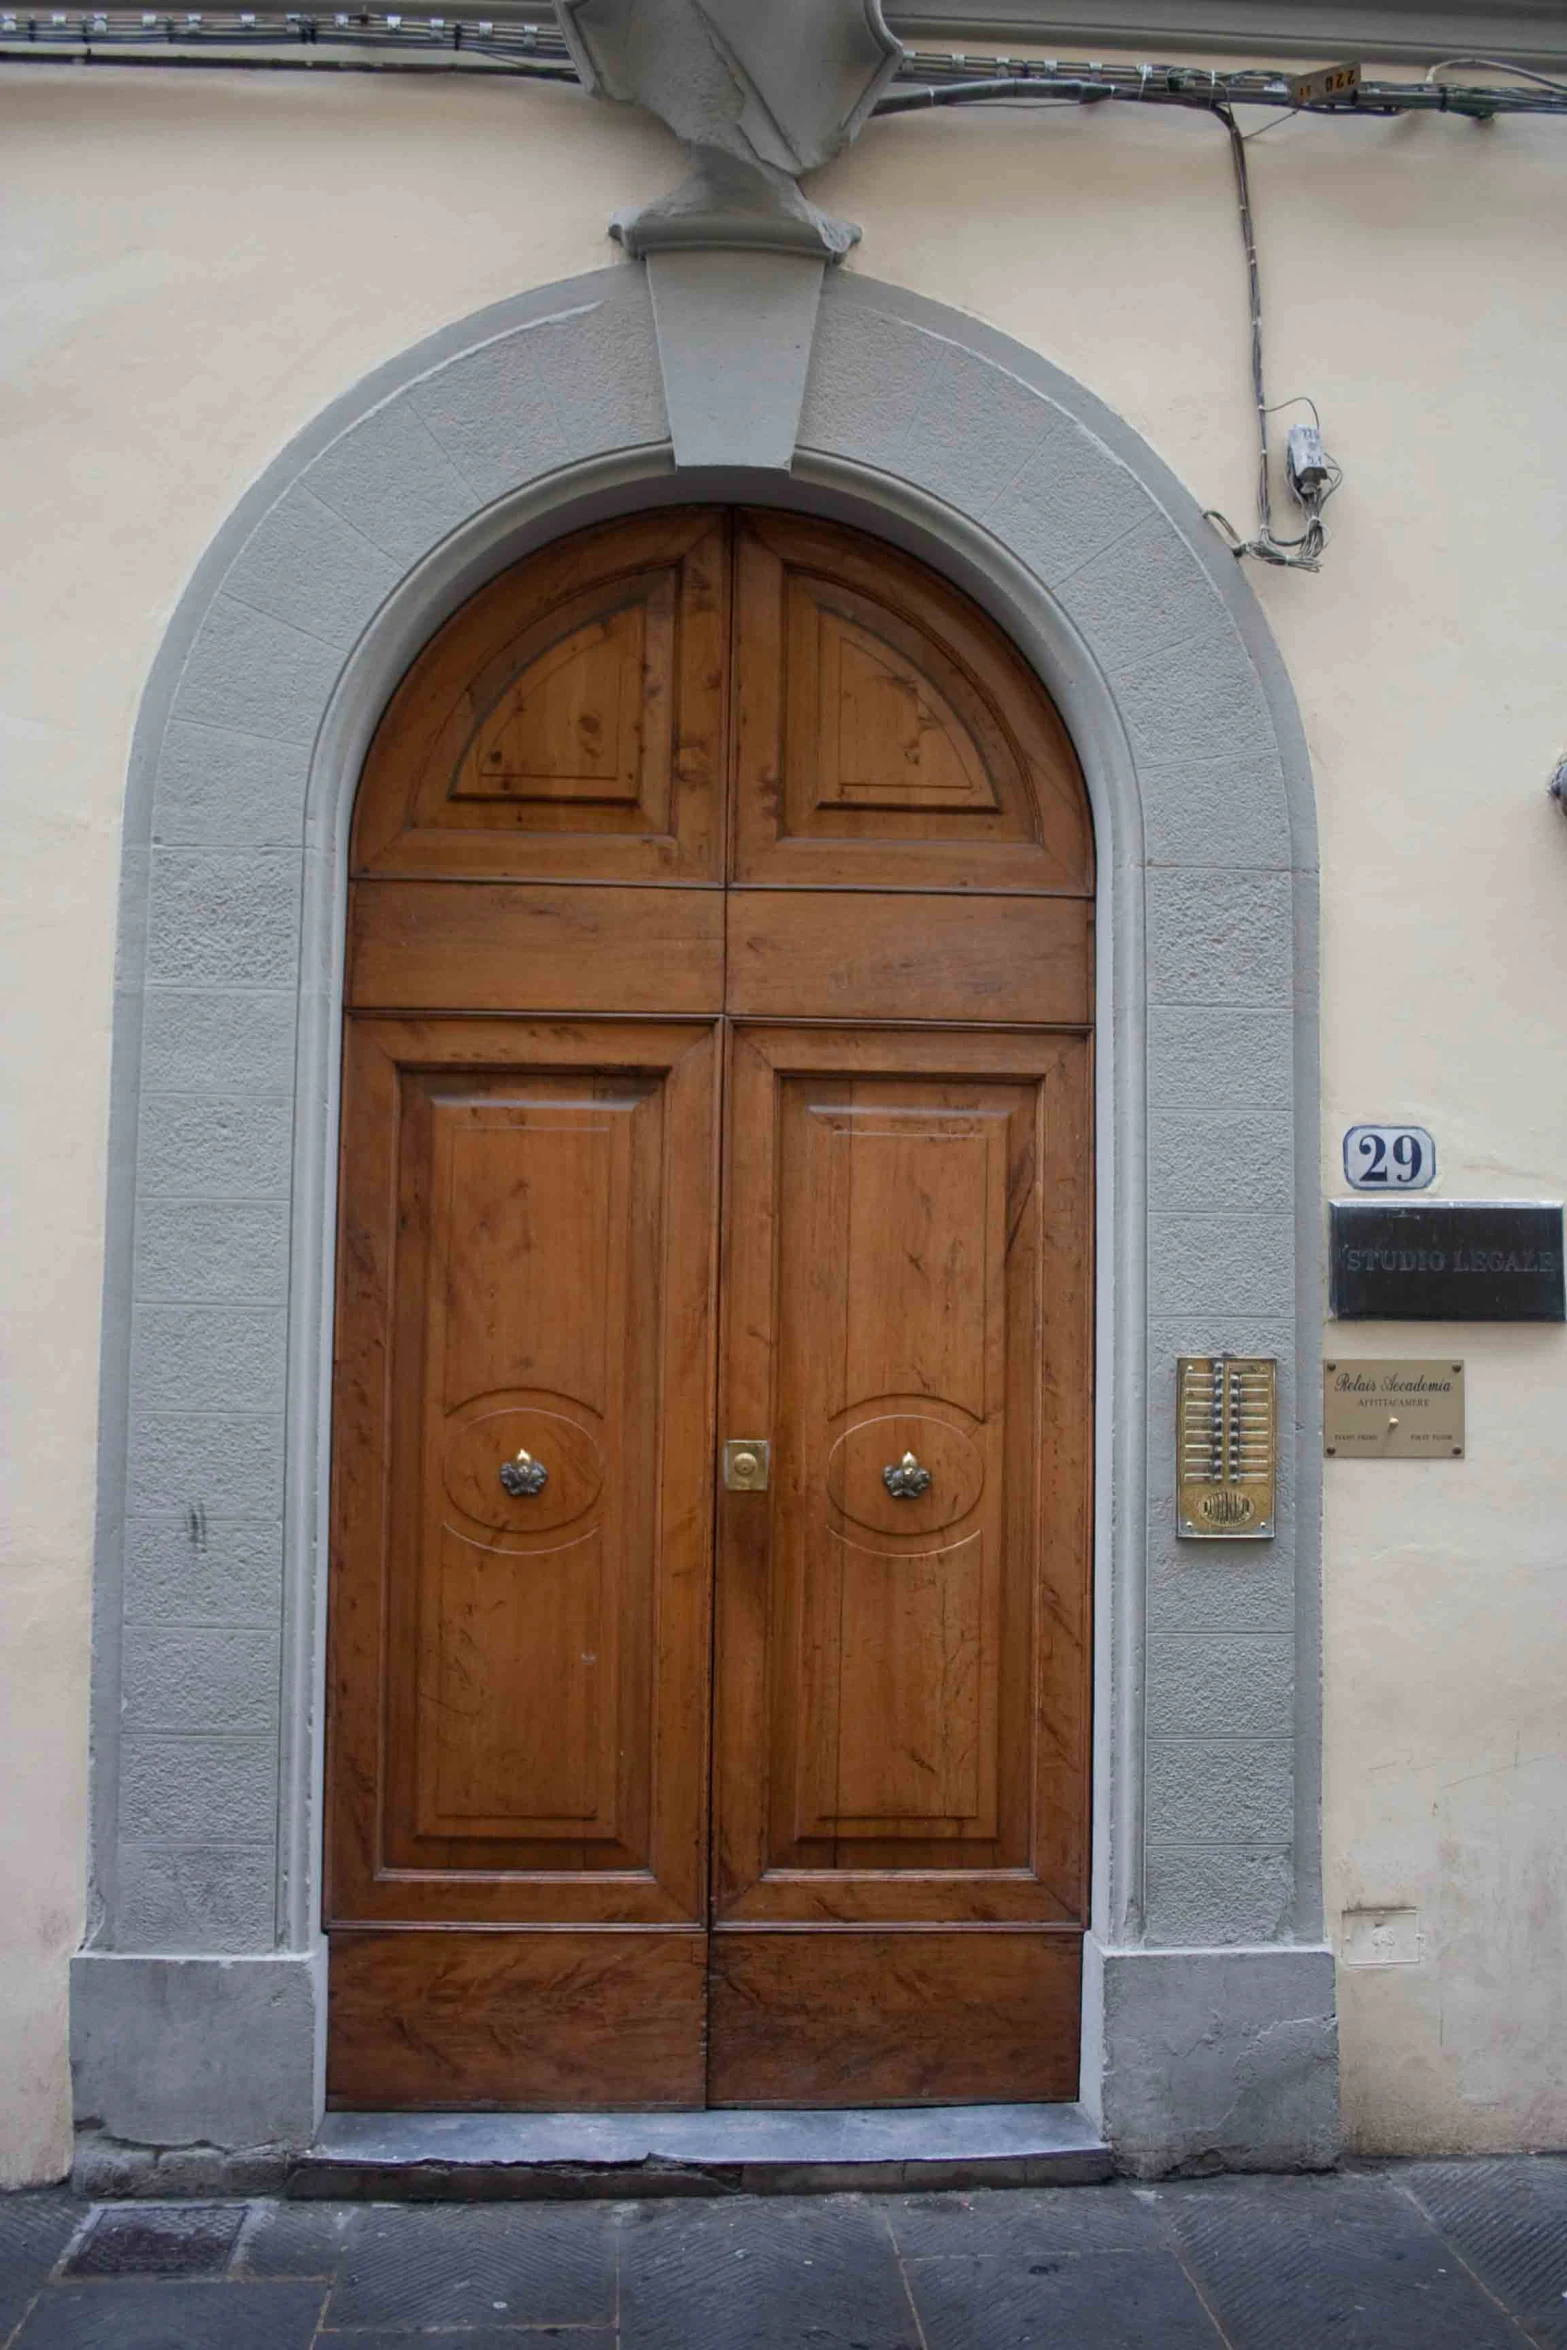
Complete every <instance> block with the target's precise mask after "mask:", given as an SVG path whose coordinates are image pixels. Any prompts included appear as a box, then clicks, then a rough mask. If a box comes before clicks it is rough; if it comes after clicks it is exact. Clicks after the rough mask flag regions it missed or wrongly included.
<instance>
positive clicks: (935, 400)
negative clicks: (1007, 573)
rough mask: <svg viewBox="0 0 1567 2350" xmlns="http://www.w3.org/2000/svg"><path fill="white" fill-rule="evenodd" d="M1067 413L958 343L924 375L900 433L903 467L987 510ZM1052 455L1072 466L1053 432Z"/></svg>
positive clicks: (960, 502) (1060, 436) (942, 492)
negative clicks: (905, 427)
mask: <svg viewBox="0 0 1567 2350" xmlns="http://www.w3.org/2000/svg"><path fill="white" fill-rule="evenodd" d="M1062 421H1063V420H1062V419H1061V418H1060V415H1059V411H1057V410H1054V409H1052V408H1051V406H1050V404H1049V402H1048V401H1046V400H1044V399H1043V398H1041V396H1040V394H1039V393H1038V392H1036V391H1035V390H1034V388H1033V386H1032V385H1031V384H1026V383H1024V382H1023V381H1022V379H1021V378H1020V377H1018V376H1015V375H1009V374H1008V373H1007V372H1006V370H1005V369H1004V368H999V367H988V366H986V364H985V363H984V361H983V360H980V359H976V358H975V357H974V356H973V354H972V353H970V352H967V351H960V350H959V349H958V348H957V346H956V345H955V344H951V343H948V344H946V345H944V346H943V347H942V350H941V355H940V357H939V359H938V361H937V363H936V365H935V366H934V367H933V368H932V369H931V370H930V371H929V373H928V374H927V375H926V377H925V382H924V387H923V390H922V392H921V395H920V402H919V406H918V408H917V409H916V410H915V412H914V414H913V416H912V417H911V419H910V421H909V428H908V431H907V432H906V433H905V434H904V437H903V446H902V450H901V453H900V462H899V471H900V472H901V473H903V474H904V475H905V476H906V477H907V479H909V480H910V481H916V482H919V483H920V484H921V485H922V486H923V487H924V488H926V489H928V490H933V491H934V492H935V494H936V495H937V497H939V498H945V499H946V500H947V501H948V503H949V504H950V505H953V506H956V507H958V508H960V509H961V510H962V511H963V512H964V513H967V514H988V513H989V512H990V509H991V508H992V506H994V504H995V503H996V500H997V499H998V498H999V497H1000V496H1001V493H1002V492H1003V491H1004V490H1005V489H1006V488H1007V487H1008V485H1009V484H1010V483H1011V482H1013V481H1015V480H1016V478H1017V476H1018V475H1019V474H1020V473H1022V472H1023V471H1024V470H1025V469H1026V467H1027V466H1028V464H1029V462H1030V460H1031V459H1032V458H1033V457H1035V456H1036V455H1037V453H1038V451H1039V447H1040V443H1041V441H1042V440H1043V439H1044V438H1045V436H1046V435H1047V434H1048V433H1049V432H1050V428H1051V425H1052V424H1053V423H1054V424H1057V425H1059V424H1060V423H1061V422H1062ZM1052 437H1053V439H1054V441H1055V455H1056V459H1057V462H1058V463H1061V462H1062V461H1063V460H1064V462H1065V464H1066V465H1067V466H1068V467H1070V464H1071V458H1070V455H1069V454H1068V453H1067V451H1066V450H1064V449H1063V448H1062V446H1061V443H1062V442H1063V441H1064V440H1066V438H1067V435H1066V434H1064V433H1060V432H1058V433H1056V434H1055V435H1053V436H1052Z"/></svg>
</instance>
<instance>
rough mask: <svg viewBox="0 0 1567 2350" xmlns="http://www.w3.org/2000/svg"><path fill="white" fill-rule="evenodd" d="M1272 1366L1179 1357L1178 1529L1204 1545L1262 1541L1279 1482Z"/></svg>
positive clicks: (1248, 1359)
mask: <svg viewBox="0 0 1567 2350" xmlns="http://www.w3.org/2000/svg"><path fill="white" fill-rule="evenodd" d="M1277 1368H1278V1367H1277V1365H1276V1364H1275V1362H1274V1360H1273V1357H1272V1356H1271V1355H1182V1356H1180V1357H1179V1359H1178V1362H1177V1366H1176V1400H1175V1430H1176V1433H1175V1486H1176V1494H1175V1513H1176V1530H1177V1532H1178V1533H1180V1534H1183V1535H1187V1536H1197V1537H1199V1538H1201V1539H1202V1540H1205V1541H1209V1542H1264V1541H1266V1540H1267V1538H1268V1537H1269V1535H1271V1534H1272V1532H1273V1497H1274V1487H1275V1484H1276V1481H1277V1476H1278V1411H1277V1386H1278V1381H1277Z"/></svg>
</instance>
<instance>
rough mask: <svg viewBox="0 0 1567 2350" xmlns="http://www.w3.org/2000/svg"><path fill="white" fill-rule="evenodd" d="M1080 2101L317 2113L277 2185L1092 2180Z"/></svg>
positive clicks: (721, 2185)
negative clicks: (317, 2124) (312, 2134)
mask: <svg viewBox="0 0 1567 2350" xmlns="http://www.w3.org/2000/svg"><path fill="white" fill-rule="evenodd" d="M1113 2169H1114V2164H1113V2161H1112V2158H1111V2154H1110V2149H1109V2148H1108V2146H1106V2145H1105V2144H1104V2142H1103V2140H1102V2139H1101V2138H1100V2136H1099V2133H1098V2131H1097V2130H1096V2128H1095V2127H1094V2124H1093V2123H1092V2122H1091V2121H1090V2119H1089V2118H1088V2116H1087V2114H1086V2113H1085V2112H1084V2111H1083V2108H1082V2107H1081V2106H1080V2105H944V2106H899V2107H875V2108H838V2109H834V2110H832V2111H827V2112H783V2111H771V2110H767V2111H755V2112H742V2111H724V2112H711V2111H710V2112H685V2113H329V2114H328V2115H327V2117H326V2119H325V2121H324V2122H323V2123H322V2126H321V2130H320V2134H319V2135H318V2137H317V2138H316V2141H315V2143H314V2145H313V2146H312V2147H311V2148H310V2149H309V2151H308V2152H307V2153H305V2154H304V2155H302V2156H300V2157H298V2158H297V2159H296V2160H295V2162H294V2163H293V2164H292V2165H291V2167H290V2170H289V2175H288V2183H287V2188H286V2192H287V2193H288V2194H289V2195H291V2196H300V2197H311V2198H316V2197H329V2196H330V2197H337V2196H350V2197H361V2198H373V2199H375V2200H378V2201H408V2202H415V2201H419V2202H432V2201H433V2202H460V2201H464V2200H473V2201H481V2200H500V2199H504V2198H508V2197H515V2198H518V2199H523V2198H534V2199H547V2198H552V2197H554V2198H563V2199H564V2198H571V2197H589V2196H617V2197H618V2196H644V2195H829V2194H841V2193H845V2192H852V2191H855V2190H860V2191H867V2192H878V2193H885V2192H896V2191H898V2190H903V2191H905V2192H907V2191H910V2190H915V2191H918V2190H922V2189H938V2188H958V2189H961V2188H969V2187H1041V2186H1079V2185H1091V2184H1094V2183H1096V2182H1098V2181H1100V2180H1103V2179H1107V2178H1109V2177H1110V2176H1111V2173H1112V2171H1113Z"/></svg>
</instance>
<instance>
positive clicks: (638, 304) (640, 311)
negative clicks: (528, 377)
mask: <svg viewBox="0 0 1567 2350" xmlns="http://www.w3.org/2000/svg"><path fill="white" fill-rule="evenodd" d="M652 337H653V316H652V308H651V304H650V301H649V295H648V275H647V272H646V270H644V269H642V268H641V267H639V266H633V265H632V264H630V263H627V264H626V265H625V266H624V268H623V269H622V271H621V275H620V282H619V283H618V284H617V285H616V287H615V289H614V292H613V293H612V294H610V295H608V296H606V298H605V299H604V300H603V301H602V302H595V303H593V304H592V305H591V307H590V308H588V309H586V310H580V311H578V312H576V313H575V314H574V315H573V316H572V317H571V318H570V319H564V318H544V319H541V320H540V321H539V323H538V325H537V326H532V327H530V328H529V329H528V338H529V341H528V347H529V350H530V352H531V354H532V357H533V365H534V370H535V373H536V374H537V376H538V379H539V382H540V384H541V385H542V386H543V387H544V390H545V391H546V392H547V393H548V395H549V397H550V399H551V400H552V401H553V403H554V408H555V413H556V415H557V416H558V417H559V418H560V423H561V429H562V431H563V432H564V433H565V436H566V440H567V443H568V445H569V446H570V449H571V453H572V455H573V456H574V457H587V456H591V455H593V454H594V453H595V452H596V451H598V450H600V449H605V448H621V449H635V448H643V447H646V446H647V445H648V444H649V443H656V442H659V441H667V440H668V438H669V419H668V417H667V416H666V415H665V413H664V393H663V386H662V384H661V382H660V379H659V370H658V368H657V367H656V366H654V365H652V364H651V362H650V355H649V344H650V342H651V341H652Z"/></svg>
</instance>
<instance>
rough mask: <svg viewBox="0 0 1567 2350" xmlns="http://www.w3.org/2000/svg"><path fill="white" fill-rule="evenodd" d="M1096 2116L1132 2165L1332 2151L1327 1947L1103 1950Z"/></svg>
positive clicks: (1227, 2162)
mask: <svg viewBox="0 0 1567 2350" xmlns="http://www.w3.org/2000/svg"><path fill="white" fill-rule="evenodd" d="M1101 1963H1102V1966H1103V1976H1104V2030H1105V2072H1104V2123H1105V2134H1106V2136H1107V2137H1108V2138H1109V2139H1110V2142H1111V2144H1112V2145H1113V2146H1114V2148H1115V2150H1116V2155H1117V2157H1118V2159H1119V2160H1120V2162H1121V2163H1122V2164H1123V2165H1124V2166H1125V2167H1126V2168H1127V2169H1129V2170H1131V2171H1134V2172H1136V2173H1139V2174H1140V2175H1142V2176H1144V2177H1159V2176H1161V2175H1163V2174H1165V2173H1168V2172H1170V2171H1179V2170H1190V2169H1195V2168H1208V2167H1213V2166H1215V2165H1222V2166H1224V2167H1227V2168H1229V2169H1234V2170H1295V2169H1304V2170H1320V2169H1326V2168H1328V2167H1329V2166H1330V2165H1331V2164H1332V2163H1333V2162H1334V2160H1335V2159H1336V2157H1337V2154H1338V2144H1339V2129H1338V2037H1337V2031H1336V2028H1335V2024H1334V2016H1333V1954H1332V1952H1331V1951H1329V1950H1320V1949H1280V1950H1267V1951H1259V1950H1191V1951H1126V1950H1109V1951H1106V1952H1105V1953H1104V1954H1103V1958H1102V1962H1101Z"/></svg>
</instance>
